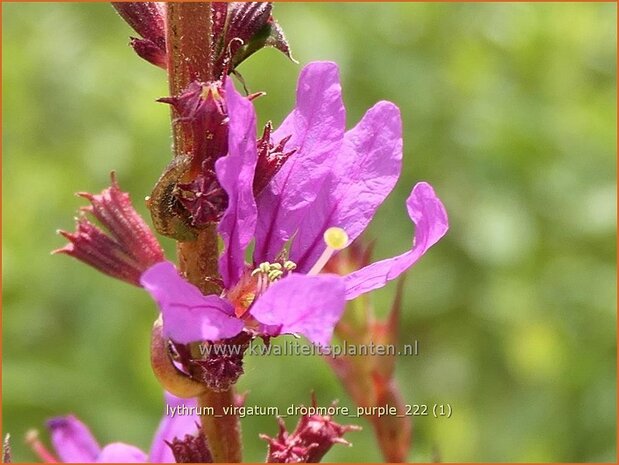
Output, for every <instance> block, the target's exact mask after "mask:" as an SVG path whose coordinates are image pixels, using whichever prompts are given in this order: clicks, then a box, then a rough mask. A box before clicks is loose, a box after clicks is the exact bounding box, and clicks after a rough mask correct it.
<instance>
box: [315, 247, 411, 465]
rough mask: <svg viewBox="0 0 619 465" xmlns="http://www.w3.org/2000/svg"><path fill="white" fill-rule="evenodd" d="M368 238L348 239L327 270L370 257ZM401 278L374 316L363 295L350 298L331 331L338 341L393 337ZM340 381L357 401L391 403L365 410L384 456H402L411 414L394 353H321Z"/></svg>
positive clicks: (389, 340) (387, 341) (398, 459)
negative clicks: (383, 410)
mask: <svg viewBox="0 0 619 465" xmlns="http://www.w3.org/2000/svg"><path fill="white" fill-rule="evenodd" d="M372 249H373V244H370V245H369V246H367V247H364V246H362V245H360V244H353V246H351V247H349V248H348V249H346V250H345V251H343V252H342V253H341V254H340V255H338V256H337V257H335V259H334V260H333V261H332V262H331V263H330V267H331V269H332V271H335V272H339V273H346V272H348V270H350V269H355V268H357V267H361V266H365V265H367V264H368V263H369V262H370V256H371V252H372ZM403 284H404V280H403V278H401V279H400V280H399V282H398V288H397V294H396V298H395V300H394V302H393V306H392V309H391V313H390V314H389V317H388V318H387V319H386V320H384V321H381V320H377V319H376V317H375V314H374V308H373V306H372V304H371V302H370V299H369V298H368V295H367V294H366V295H361V296H359V297H357V298H356V299H354V300H351V301H350V302H349V303H348V305H347V308H346V311H345V312H344V315H343V316H342V319H341V320H340V322H339V323H338V325H337V326H336V327H335V335H336V336H337V337H338V339H339V340H340V342H341V343H347V344H351V345H366V344H369V343H372V344H379V345H392V346H395V345H397V343H398V327H399V324H400V313H401V306H402V290H403ZM325 359H326V360H327V362H328V363H329V364H330V365H331V367H332V368H333V371H334V372H335V374H336V375H337V377H338V378H339V379H340V381H341V383H342V385H343V386H344V388H345V389H346V391H347V392H348V394H349V395H350V397H351V398H352V400H353V401H354V402H355V403H356V404H357V405H358V406H360V407H377V406H381V405H390V406H393V407H395V408H396V410H397V413H398V415H397V416H396V415H385V416H378V415H370V416H368V418H367V419H368V421H369V422H370V423H371V424H372V427H373V429H374V435H375V436H376V441H377V443H378V446H379V448H380V450H381V453H382V454H383V457H384V459H385V461H387V462H392V463H402V462H406V459H407V457H408V454H409V451H410V448H411V437H412V421H411V417H409V416H406V415H405V412H406V409H405V406H404V403H403V401H402V395H401V393H400V390H399V387H398V385H397V383H396V381H395V377H394V370H395V356H393V355H391V356H373V357H362V356H352V355H342V356H338V357H330V356H325Z"/></svg>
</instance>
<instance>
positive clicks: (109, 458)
mask: <svg viewBox="0 0 619 465" xmlns="http://www.w3.org/2000/svg"><path fill="white" fill-rule="evenodd" d="M146 460H147V457H146V454H145V453H144V452H142V451H141V450H140V449H138V448H137V447H135V446H130V445H129V444H123V443H121V442H113V443H112V444H108V445H107V446H105V447H104V448H103V450H102V451H101V454H99V457H97V463H146Z"/></svg>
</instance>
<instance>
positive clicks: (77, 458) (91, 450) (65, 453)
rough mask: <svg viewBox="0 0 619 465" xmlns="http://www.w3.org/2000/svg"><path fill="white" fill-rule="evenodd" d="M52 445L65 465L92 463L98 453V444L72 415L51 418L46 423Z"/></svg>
mask: <svg viewBox="0 0 619 465" xmlns="http://www.w3.org/2000/svg"><path fill="white" fill-rule="evenodd" d="M47 428H48V429H49V431H50V434H51V439H52V444H53V446H54V449H55V450H56V453H57V454H58V457H59V458H60V460H62V461H63V462H65V463H80V462H88V463H92V462H94V461H95V460H96V459H97V456H98V455H99V452H100V450H101V449H100V447H99V444H98V443H97V440H96V439H95V438H94V436H93V435H92V433H91V432H90V430H89V429H88V427H87V426H86V425H85V424H84V423H82V422H81V421H80V420H78V419H77V418H76V417H75V416H73V415H67V416H66V417H57V418H52V419H51V420H49V421H48V422H47Z"/></svg>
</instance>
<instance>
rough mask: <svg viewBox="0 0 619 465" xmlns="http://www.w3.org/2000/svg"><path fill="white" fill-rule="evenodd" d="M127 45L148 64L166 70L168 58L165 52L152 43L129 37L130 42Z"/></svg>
mask: <svg viewBox="0 0 619 465" xmlns="http://www.w3.org/2000/svg"><path fill="white" fill-rule="evenodd" d="M129 44H130V45H131V47H133V50H134V51H135V53H137V54H138V56H139V57H140V58H144V59H145V60H146V61H148V62H149V63H151V64H153V65H155V66H159V67H160V68H163V69H166V68H167V66H168V56H167V55H166V52H165V50H161V48H159V47H158V46H157V45H155V43H154V42H152V41H150V40H148V39H136V38H135V37H131V42H129Z"/></svg>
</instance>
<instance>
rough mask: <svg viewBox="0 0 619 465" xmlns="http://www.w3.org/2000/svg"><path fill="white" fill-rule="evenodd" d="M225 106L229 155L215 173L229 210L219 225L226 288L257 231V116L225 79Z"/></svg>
mask: <svg viewBox="0 0 619 465" xmlns="http://www.w3.org/2000/svg"><path fill="white" fill-rule="evenodd" d="M226 103H227V105H228V114H229V115H230V126H229V128H230V129H229V134H228V155H227V156H225V157H223V158H220V159H219V160H217V162H216V164H215V170H216V172H217V178H218V179H219V182H220V184H221V187H223V189H224V190H225V191H226V193H227V194H228V208H227V209H226V212H225V213H224V215H223V217H222V219H221V222H220V223H219V226H218V231H219V233H220V234H221V236H222V238H223V241H224V252H223V254H222V255H221V257H220V258H219V270H220V272H221V275H222V277H223V280H224V285H225V286H226V288H228V289H229V288H231V287H232V286H234V285H235V284H236V283H237V282H238V280H239V278H240V277H241V274H242V272H243V267H244V265H245V248H246V247H247V245H248V244H249V242H250V241H251V239H252V237H253V235H254V231H255V229H256V218H257V215H258V213H257V210H256V201H255V199H254V193H253V180H254V170H255V168H256V161H257V158H258V154H257V151H256V114H255V112H254V106H253V105H252V103H251V102H250V101H249V100H248V99H246V98H244V97H242V96H241V95H240V94H239V93H238V92H237V91H236V89H235V88H234V84H233V83H232V79H227V80H226Z"/></svg>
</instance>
